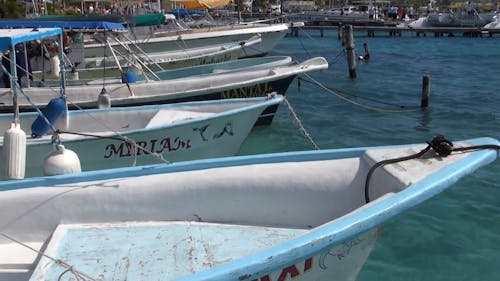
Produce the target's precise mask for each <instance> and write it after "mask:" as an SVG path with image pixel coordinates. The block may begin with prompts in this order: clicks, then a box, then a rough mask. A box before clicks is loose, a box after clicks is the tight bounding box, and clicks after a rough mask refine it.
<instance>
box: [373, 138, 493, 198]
mask: <svg viewBox="0 0 500 281" xmlns="http://www.w3.org/2000/svg"><path fill="white" fill-rule="evenodd" d="M431 149H432V150H434V152H435V153H436V155H435V156H433V157H435V158H437V157H447V156H449V155H450V154H451V153H453V152H464V151H465V152H466V151H471V150H481V149H495V150H497V151H500V146H499V145H494V144H485V145H473V146H466V147H456V148H454V147H453V143H452V142H451V141H449V140H448V139H446V138H445V137H444V136H443V135H437V136H435V137H434V138H433V139H432V140H431V141H428V142H427V147H426V148H424V149H422V150H421V151H420V152H418V153H415V154H412V155H408V156H403V157H399V158H394V159H386V160H382V161H380V162H377V163H375V164H374V165H373V166H372V167H371V168H370V170H369V171H368V174H367V175H366V181H365V202H366V203H369V202H370V192H369V186H370V179H371V177H372V175H373V173H374V172H375V170H376V169H377V168H379V167H381V166H384V165H387V164H394V163H398V162H402V161H408V160H411V159H417V158H420V157H422V156H423V155H424V154H425V153H426V152H428V151H429V150H431Z"/></svg>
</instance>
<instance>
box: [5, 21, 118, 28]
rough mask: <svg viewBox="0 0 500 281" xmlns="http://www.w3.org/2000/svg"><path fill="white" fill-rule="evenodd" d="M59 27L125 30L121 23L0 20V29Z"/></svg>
mask: <svg viewBox="0 0 500 281" xmlns="http://www.w3.org/2000/svg"><path fill="white" fill-rule="evenodd" d="M42 27H60V28H62V29H65V30H79V31H85V30H94V31H95V30H102V31H104V30H125V27H124V26H123V24H121V23H114V22H105V21H37V20H1V21H0V28H42Z"/></svg>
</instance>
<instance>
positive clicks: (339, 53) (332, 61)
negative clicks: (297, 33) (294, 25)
mask: <svg viewBox="0 0 500 281" xmlns="http://www.w3.org/2000/svg"><path fill="white" fill-rule="evenodd" d="M298 28H299V30H301V32H302V31H303V32H304V34H306V36H307V37H308V38H309V39H310V40H313V41H317V40H315V39H314V38H313V37H312V36H311V34H309V32H307V30H306V29H303V28H301V27H298ZM298 39H299V42H300V45H301V46H302V49H303V50H304V52H306V53H307V55H308V56H309V58H312V55H311V53H309V50H308V49H307V48H306V46H305V45H304V43H303V42H302V40H301V39H300V37H298ZM344 54H345V50H344V48H342V47H340V48H339V51H338V52H337V54H336V55H335V56H333V58H332V60H331V61H329V62H328V63H329V64H335V63H337V62H338V61H339V60H340V59H341V58H342V56H343V55H344Z"/></svg>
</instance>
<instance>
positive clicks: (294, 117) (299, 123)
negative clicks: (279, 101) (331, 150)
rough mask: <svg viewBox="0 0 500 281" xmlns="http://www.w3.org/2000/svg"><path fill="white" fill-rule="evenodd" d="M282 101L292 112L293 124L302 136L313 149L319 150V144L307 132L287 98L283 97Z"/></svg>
mask: <svg viewBox="0 0 500 281" xmlns="http://www.w3.org/2000/svg"><path fill="white" fill-rule="evenodd" d="M283 101H284V102H285V104H286V106H287V108H288V110H289V111H290V113H291V114H292V117H293V120H294V122H295V124H297V126H298V127H299V131H300V132H301V133H302V135H304V137H305V138H306V139H307V140H308V141H309V142H310V143H311V144H312V145H313V146H314V149H316V150H320V148H319V146H318V145H317V144H316V142H315V141H314V140H313V138H312V137H311V135H310V134H309V133H308V132H307V130H306V128H305V127H304V125H303V124H302V121H300V118H299V116H298V115H297V114H296V113H295V110H293V108H292V105H291V104H290V103H289V102H288V99H287V98H285V97H283Z"/></svg>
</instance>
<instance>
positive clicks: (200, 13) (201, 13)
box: [168, 9, 206, 18]
mask: <svg viewBox="0 0 500 281" xmlns="http://www.w3.org/2000/svg"><path fill="white" fill-rule="evenodd" d="M168 13H169V14H172V15H175V16H176V17H177V18H182V17H185V16H188V15H189V16H191V15H197V16H204V15H205V14H206V13H205V12H204V11H199V10H189V9H176V10H170V11H168Z"/></svg>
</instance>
